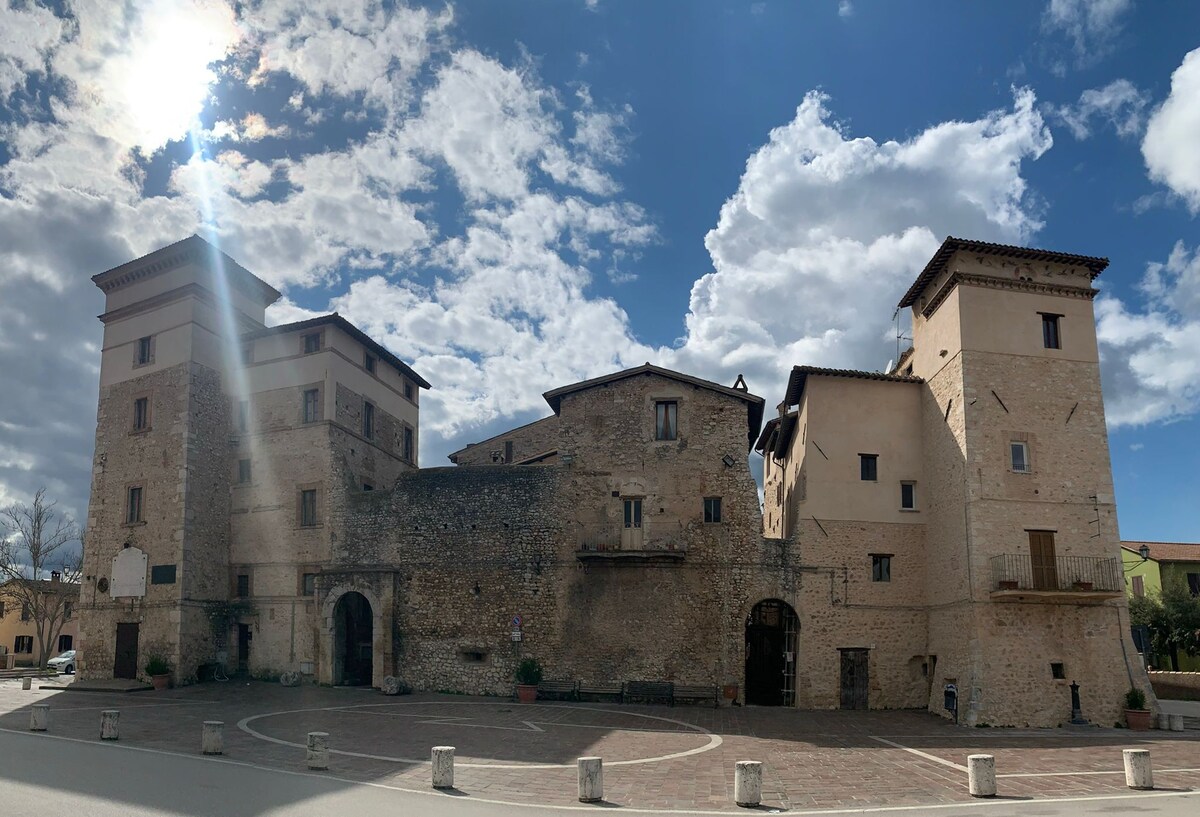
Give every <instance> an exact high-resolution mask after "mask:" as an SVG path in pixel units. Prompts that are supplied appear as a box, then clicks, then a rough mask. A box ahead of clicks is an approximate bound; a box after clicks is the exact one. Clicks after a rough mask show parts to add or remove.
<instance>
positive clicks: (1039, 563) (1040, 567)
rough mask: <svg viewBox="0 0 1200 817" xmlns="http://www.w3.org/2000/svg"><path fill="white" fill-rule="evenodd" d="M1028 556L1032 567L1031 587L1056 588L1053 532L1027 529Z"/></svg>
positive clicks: (1038, 588)
mask: <svg viewBox="0 0 1200 817" xmlns="http://www.w3.org/2000/svg"><path fill="white" fill-rule="evenodd" d="M1029 557H1030V563H1031V564H1032V567H1033V589H1034V590H1057V589H1058V569H1057V566H1056V564H1055V560H1054V534H1053V533H1052V532H1051V531H1048V530H1031V531H1029Z"/></svg>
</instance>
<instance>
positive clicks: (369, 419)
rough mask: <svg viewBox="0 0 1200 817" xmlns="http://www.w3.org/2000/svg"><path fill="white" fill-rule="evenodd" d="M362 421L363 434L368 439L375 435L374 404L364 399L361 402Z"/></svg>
mask: <svg viewBox="0 0 1200 817" xmlns="http://www.w3.org/2000/svg"><path fill="white" fill-rule="evenodd" d="M362 421H363V426H362V433H363V436H364V437H366V438H367V439H368V440H369V439H371V438H372V437H374V436H375V406H373V405H371V404H370V403H367V402H365V401H364V402H363V416H362Z"/></svg>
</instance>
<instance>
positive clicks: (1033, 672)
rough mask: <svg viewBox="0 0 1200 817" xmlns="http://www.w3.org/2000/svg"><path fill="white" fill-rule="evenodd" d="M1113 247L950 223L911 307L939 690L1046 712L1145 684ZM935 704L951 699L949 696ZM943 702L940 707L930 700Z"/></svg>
mask: <svg viewBox="0 0 1200 817" xmlns="http://www.w3.org/2000/svg"><path fill="white" fill-rule="evenodd" d="M1107 265H1108V261H1107V259H1103V258H1094V257H1088V256H1079V255H1070V254H1066V253H1058V252H1048V251H1042V250H1032V249H1023V248H1018V247H1006V246H1000V245H995V244H988V243H985V242H978V241H965V240H960V239H955V238H948V239H947V240H946V241H945V242H944V243H943V244H942V246H941V248H940V249H939V250H938V252H937V254H936V255H934V257H933V258H932V259H931V260H930V262H929V264H928V265H927V266H926V267H925V269H924V271H923V272H922V273H921V275H920V276H919V277H918V279H917V280H916V282H915V283H914V284H913V286H912V287H911V288H910V289H909V291H908V293H907V294H906V295H905V296H904V298H903V300H902V301H901V302H900V306H901V307H911V308H912V319H913V347H914V348H913V350H912V353H911V355H910V356H909V357H907V358H906V359H905V360H903V361H902V362H901V366H900V367H899V369H898V373H900V374H912V375H916V376H918V377H921V378H923V379H924V380H925V381H926V383H927V388H926V389H925V390H924V393H923V397H922V400H923V406H922V415H923V421H922V426H923V427H922V435H923V438H924V440H923V447H924V450H925V475H926V477H925V479H926V482H927V485H928V487H927V488H926V491H925V495H926V497H927V501H928V509H927V513H926V515H925V522H926V525H927V530H926V536H927V539H926V550H927V553H926V571H927V578H926V587H927V603H928V605H929V641H928V645H929V646H928V651H929V653H930V654H931V656H936V663H935V664H934V666H935V669H934V671H933V672H932V673H931V675H933V681H934V683H933V690H932V692H933V695H934V696H935V698H936V697H940V695H941V690H942V686H943V683H939V682H944V683H954V684H955V685H956V686H957V688H958V693H959V697H960V708H959V711H960V713H961V714H962V717H963V718H964V720H965V722H967V723H975V722H990V723H993V724H1020V723H1024V722H1029V723H1037V724H1047V723H1054V722H1057V721H1061V719H1062V713H1063V712H1064V711H1066V708H1067V707H1068V706H1069V690H1068V689H1067V685H1068V684H1070V683H1071V682H1072V681H1073V680H1075V681H1078V682H1079V683H1080V685H1081V686H1082V698H1083V708H1084V714H1085V716H1090V717H1092V718H1093V720H1097V721H1099V722H1102V723H1112V722H1113V721H1114V720H1116V719H1117V718H1118V717H1119V714H1118V713H1119V710H1120V700H1121V697H1122V695H1123V694H1124V692H1125V691H1126V690H1128V689H1129V688H1130V687H1131V686H1138V687H1142V688H1144V689H1145V690H1146V691H1147V693H1148V694H1149V686H1148V682H1147V681H1146V677H1145V673H1144V671H1143V670H1142V668H1141V667H1140V666H1139V665H1138V663H1137V654H1136V652H1135V651H1134V648H1133V645H1132V642H1131V639H1130V637H1129V626H1128V625H1129V619H1128V609H1127V607H1126V604H1125V600H1124V592H1123V583H1122V580H1121V572H1120V571H1121V569H1120V566H1119V564H1120V562H1119V554H1120V536H1119V533H1118V530H1117V518H1116V508H1115V504H1114V499H1113V485H1112V468H1111V464H1110V461H1109V452H1108V441H1107V440H1108V438H1107V433H1106V429H1105V421H1104V404H1103V398H1102V396H1101V389H1100V368H1099V354H1098V350H1097V345H1096V330H1095V317H1094V314H1093V309H1092V299H1093V297H1094V296H1095V294H1096V290H1095V289H1093V288H1092V284H1091V282H1092V279H1094V278H1095V277H1096V276H1097V275H1098V274H1100V272H1101V271H1102V270H1103V269H1104V268H1105V267H1106V266H1107ZM938 703H940V701H939V702H938ZM934 708H938V707H936V706H935V707H934Z"/></svg>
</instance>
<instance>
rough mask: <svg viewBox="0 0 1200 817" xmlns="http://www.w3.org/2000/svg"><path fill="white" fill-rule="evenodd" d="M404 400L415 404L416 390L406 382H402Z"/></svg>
mask: <svg viewBox="0 0 1200 817" xmlns="http://www.w3.org/2000/svg"><path fill="white" fill-rule="evenodd" d="M404 399H405V400H408V401H409V402H410V403H415V402H416V389H415V388H414V387H413V384H412V383H409V382H408V381H407V380H405V381H404Z"/></svg>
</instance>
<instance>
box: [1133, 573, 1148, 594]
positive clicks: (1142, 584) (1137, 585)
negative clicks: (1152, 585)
mask: <svg viewBox="0 0 1200 817" xmlns="http://www.w3.org/2000/svg"><path fill="white" fill-rule="evenodd" d="M1133 595H1135V596H1137V597H1138V598H1143V597H1144V596H1145V595H1146V580H1145V579H1143V578H1142V577H1141V576H1134V577H1133Z"/></svg>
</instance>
